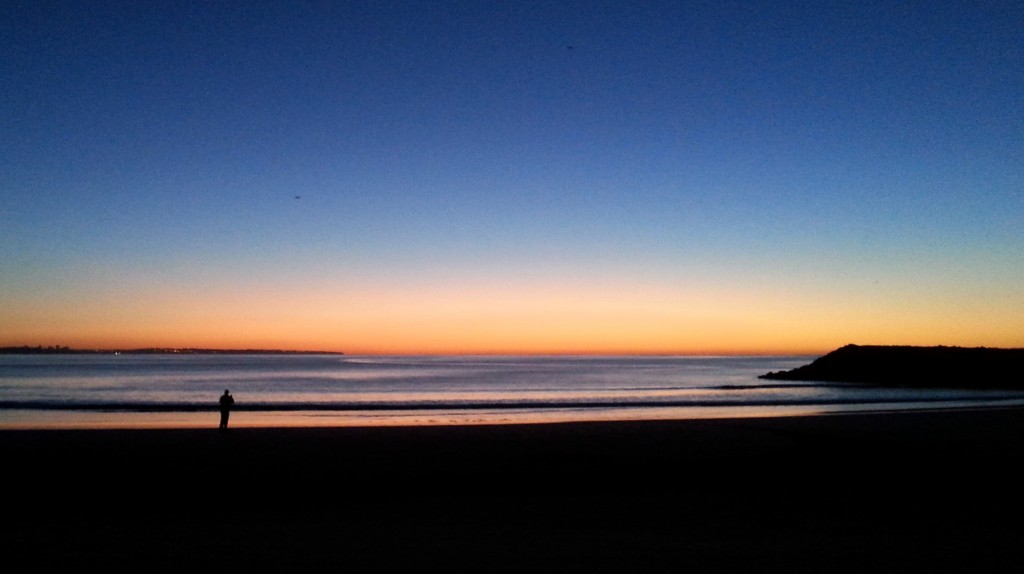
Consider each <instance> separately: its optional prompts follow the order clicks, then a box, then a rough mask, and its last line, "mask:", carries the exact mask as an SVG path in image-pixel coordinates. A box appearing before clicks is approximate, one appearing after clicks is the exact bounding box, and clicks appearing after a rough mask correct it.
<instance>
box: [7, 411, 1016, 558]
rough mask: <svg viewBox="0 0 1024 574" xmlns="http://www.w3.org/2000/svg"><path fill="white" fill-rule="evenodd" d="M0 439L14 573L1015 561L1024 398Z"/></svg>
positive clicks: (24, 434)
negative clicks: (599, 419) (903, 407)
mask: <svg viewBox="0 0 1024 574" xmlns="http://www.w3.org/2000/svg"><path fill="white" fill-rule="evenodd" d="M211 423H214V424H216V421H215V420H212V419H211ZM0 457H2V461H3V467H2V468H3V475H4V483H5V486H4V519H3V528H4V531H3V533H2V536H3V544H4V549H3V553H4V555H3V558H2V562H0V565H2V567H3V569H4V571H7V572H25V571H53V570H54V569H56V570H57V571H61V570H64V571H72V570H73V571H93V570H97V571H109V570H118V571H124V570H131V571H138V572H147V571H154V570H162V571H178V572H196V571H243V570H245V571H250V572H281V571H283V572H310V571H316V572H342V571H344V572H378V571H401V572H414V571H417V572H465V571H472V572H494V571H501V572H507V571H513V572H536V571H543V572H654V571H657V572H765V571H769V572H869V573H870V572H879V571H883V572H1020V571H1024V514H1022V511H1024V471H1022V470H1020V469H1019V468H1018V466H1019V465H1020V464H1021V462H1024V410H1019V409H998V410H979V411H970V412H932V413H902V414H863V415H832V416H817V417H793V418H777V419H736V420H717V421H673V422H633V423H594V424H557V425H528V426H479V427H418V428H362V429H350V428H327V429H234V430H231V431H228V432H227V433H226V434H220V433H218V432H217V431H216V430H214V429H212V428H211V429H210V430H137V431H104V430H96V431H6V432H0Z"/></svg>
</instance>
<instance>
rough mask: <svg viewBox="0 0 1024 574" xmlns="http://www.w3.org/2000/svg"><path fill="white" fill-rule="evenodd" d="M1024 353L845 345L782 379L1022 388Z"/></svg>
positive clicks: (778, 376)
mask: <svg viewBox="0 0 1024 574" xmlns="http://www.w3.org/2000/svg"><path fill="white" fill-rule="evenodd" d="M1022 373H1024V349H994V348H987V347H971V348H967V347H941V346H940V347H912V346H875V345H863V346H862V345H846V346H845V347H841V348H839V349H836V350H835V351H832V352H831V353H829V354H827V355H825V356H823V357H819V358H818V359H816V360H814V362H812V363H810V364H808V365H804V366H802V367H797V368H795V369H792V370H790V371H777V372H770V373H767V374H765V375H761V377H760V378H762V379H771V380H782V381H828V382H847V383H864V384H871V385H885V386H899V387H949V388H964V389H1024V377H1022V376H1021V374H1022Z"/></svg>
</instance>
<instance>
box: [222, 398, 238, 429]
mask: <svg viewBox="0 0 1024 574" xmlns="http://www.w3.org/2000/svg"><path fill="white" fill-rule="evenodd" d="M234 404H235V398H234V397H232V396H231V393H229V392H228V390H227V389H224V394H223V395H221V396H220V430H228V417H229V416H231V407H232V406H234Z"/></svg>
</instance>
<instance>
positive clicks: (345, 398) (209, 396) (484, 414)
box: [0, 355, 1024, 429]
mask: <svg viewBox="0 0 1024 574" xmlns="http://www.w3.org/2000/svg"><path fill="white" fill-rule="evenodd" d="M811 360H813V357H793V356H783V357H575V356H574V357H537V356H532V357H520V356H515V357H494V356H483V357H481V356H457V357H433V356H431V357H408V356H401V357H382V356H365V357H359V356H339V355H6V356H0V428H8V429H10V428H40V427H42V428H101V427H115V428H142V427H210V426H214V425H216V423H217V420H218V419H217V417H218V415H217V414H216V405H217V399H218V397H219V395H220V394H221V393H222V392H223V391H224V389H230V390H231V393H232V394H233V395H234V396H235V400H236V410H235V412H234V413H233V414H232V418H231V424H232V426H234V427H247V426H248V427H253V426H310V425H313V426H357V425H359V426H361V425H430V424H497V423H535V422H556V421H586V420H643V419H680V418H719V417H754V416H781V415H795V414H814V413H822V412H844V411H858V410H893V409H922V408H963V407H980V406H996V405H1010V404H1015V405H1017V404H1024V393H1021V392H1008V391H961V390H921V389H879V388H872V387H865V386H860V385H852V384H836V383H814V382H792V383H791V382H782V381H766V380H761V379H758V378H757V377H758V375H761V374H764V373H766V372H768V371H778V370H786V369H791V368H794V367H797V366H800V365H803V364H806V363H808V362H810V361H811Z"/></svg>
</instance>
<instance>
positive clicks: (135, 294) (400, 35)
mask: <svg viewBox="0 0 1024 574" xmlns="http://www.w3.org/2000/svg"><path fill="white" fill-rule="evenodd" d="M846 343H861V344H920V345H931V344H945V345H964V346H976V345H986V346H1016V347H1020V346H1024V4H1022V3H1021V2H1019V1H1015V2H999V1H993V2H935V1H929V2H908V1H893V2H872V1H858V2H730V1H727V0H726V1H721V0H715V1H709V2H685V1H671V2H653V1H652V2H597V1H590V2H556V1H550V2H529V1H515V2H484V1H469V2H397V1H396V2H369V1H368V2H267V3H259V2H252V1H246V2H228V1H218V2H179V1H168V2H134V1H124V2H106V1H90V2H81V1H72V2H66V3H65V2H46V1H40V0H27V1H24V2H22V1H17V0H8V1H5V2H3V3H2V4H0V345H21V344H30V345H40V344H41V345H52V344H56V345H70V346H73V347H106V348H110V347H145V346H210V347H230V348H251V347H263V348H288V349H316V350H337V351H345V352H350V353H456V352H472V353H550V352H557V353H565V352H575V353H818V352H824V351H828V350H830V349H832V348H834V347H837V346H840V345H842V344H846Z"/></svg>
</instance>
